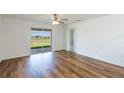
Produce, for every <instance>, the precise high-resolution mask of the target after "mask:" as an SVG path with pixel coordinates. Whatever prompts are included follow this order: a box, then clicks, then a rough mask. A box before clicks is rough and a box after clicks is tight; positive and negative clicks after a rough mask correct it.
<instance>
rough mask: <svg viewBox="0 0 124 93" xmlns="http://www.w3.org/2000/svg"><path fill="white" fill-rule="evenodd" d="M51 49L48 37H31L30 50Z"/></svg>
mask: <svg viewBox="0 0 124 93" xmlns="http://www.w3.org/2000/svg"><path fill="white" fill-rule="evenodd" d="M42 47H43V48H45V47H51V38H50V37H39V38H37V37H32V44H31V49H36V48H42Z"/></svg>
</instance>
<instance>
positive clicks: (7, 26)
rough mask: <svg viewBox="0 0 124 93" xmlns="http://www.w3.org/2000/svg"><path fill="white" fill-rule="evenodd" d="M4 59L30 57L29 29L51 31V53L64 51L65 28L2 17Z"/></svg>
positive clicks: (63, 26)
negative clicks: (46, 29)
mask: <svg viewBox="0 0 124 93" xmlns="http://www.w3.org/2000/svg"><path fill="white" fill-rule="evenodd" d="M2 25H3V26H2V27H3V41H4V54H3V58H4V59H9V58H15V57H20V56H26V55H30V45H31V41H30V40H31V38H30V36H31V27H36V28H37V27H38V28H49V29H52V30H53V33H52V35H53V36H52V41H53V42H52V43H53V51H55V50H61V49H65V34H66V32H65V31H66V26H65V25H58V26H53V25H51V24H43V23H39V22H32V21H25V20H21V19H15V18H8V17H2Z"/></svg>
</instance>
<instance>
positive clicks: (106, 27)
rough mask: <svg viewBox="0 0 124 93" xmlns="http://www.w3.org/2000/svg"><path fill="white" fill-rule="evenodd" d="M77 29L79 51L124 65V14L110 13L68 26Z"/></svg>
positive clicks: (76, 38)
mask: <svg viewBox="0 0 124 93" xmlns="http://www.w3.org/2000/svg"><path fill="white" fill-rule="evenodd" d="M71 28H74V29H75V32H76V34H75V35H76V36H75V41H76V43H75V51H76V52H77V53H80V54H83V55H86V56H89V57H93V58H96V59H100V60H103V61H106V62H110V63H113V64H117V65H121V66H124V15H108V16H104V17H99V18H96V19H92V20H87V21H83V22H79V23H76V24H72V25H69V26H68V30H67V49H68V50H69V30H70V29H71Z"/></svg>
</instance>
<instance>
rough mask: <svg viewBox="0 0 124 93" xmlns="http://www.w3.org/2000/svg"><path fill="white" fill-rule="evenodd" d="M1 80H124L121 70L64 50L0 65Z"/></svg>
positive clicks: (118, 67)
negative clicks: (50, 78) (106, 78)
mask: <svg viewBox="0 0 124 93" xmlns="http://www.w3.org/2000/svg"><path fill="white" fill-rule="evenodd" d="M0 77H1V78H6V77H7V78H9V77H11V78H17V77H18V78H42V77H53V78H64V77H65V78H80V77H81V78H98V77H114V78H119V77H124V68H123V67H120V66H116V65H112V64H109V63H105V62H102V61H99V60H96V59H92V58H89V57H86V56H82V55H78V54H75V53H72V52H68V51H65V50H62V51H57V52H49V53H43V54H37V55H31V56H30V57H22V58H16V59H10V60H5V61H3V62H2V63H0Z"/></svg>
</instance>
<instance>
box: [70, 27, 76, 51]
mask: <svg viewBox="0 0 124 93" xmlns="http://www.w3.org/2000/svg"><path fill="white" fill-rule="evenodd" d="M71 31H73V50H71ZM69 37H70V38H69V50H70V51H71V52H75V29H74V28H71V29H70V30H69Z"/></svg>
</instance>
